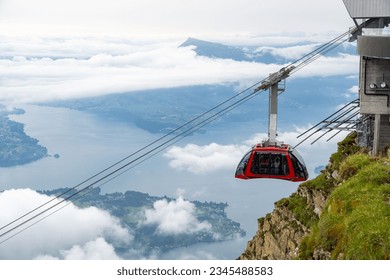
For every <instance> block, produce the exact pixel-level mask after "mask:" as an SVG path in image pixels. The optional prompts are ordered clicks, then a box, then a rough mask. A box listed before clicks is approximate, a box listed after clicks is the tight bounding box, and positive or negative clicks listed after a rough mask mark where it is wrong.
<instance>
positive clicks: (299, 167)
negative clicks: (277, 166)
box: [291, 154, 307, 178]
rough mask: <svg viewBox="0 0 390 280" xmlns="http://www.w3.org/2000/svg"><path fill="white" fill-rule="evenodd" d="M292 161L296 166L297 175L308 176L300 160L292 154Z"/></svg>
mask: <svg viewBox="0 0 390 280" xmlns="http://www.w3.org/2000/svg"><path fill="white" fill-rule="evenodd" d="M291 162H292V165H293V168H294V172H295V176H296V177H299V178H306V177H307V176H306V174H305V170H304V168H303V166H302V164H301V163H300V162H299V160H298V159H297V158H296V157H295V156H294V155H293V154H292V155H291Z"/></svg>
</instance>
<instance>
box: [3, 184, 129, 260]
mask: <svg viewBox="0 0 390 280" xmlns="http://www.w3.org/2000/svg"><path fill="white" fill-rule="evenodd" d="M50 199H51V198H50V197H48V196H45V195H41V194H38V193H37V192H35V191H33V190H30V189H17V190H7V191H4V192H2V193H0V212H1V213H2V215H1V216H0V224H1V225H5V224H7V223H8V222H10V221H12V220H13V219H15V218H17V217H20V216H21V215H23V214H25V213H27V212H28V211H30V210H31V209H34V208H35V207H37V206H39V205H41V204H43V203H46V202H47V201H48V200H50ZM55 202H56V201H55ZM15 225H16V224H15ZM22 228H23V227H22ZM22 228H20V229H22ZM4 231H5V230H2V231H1V233H3V232H4ZM6 237H8V236H5V238H6ZM3 240H4V238H3V239H2V240H1V241H3ZM131 241H132V235H131V234H130V233H129V232H128V230H127V229H125V228H123V227H122V226H121V225H120V224H119V221H118V220H117V219H116V218H114V217H112V216H111V215H110V214H108V213H107V212H105V211H103V210H100V209H97V208H95V207H88V208H83V209H80V208H77V207H76V206H75V205H73V204H70V205H68V206H67V207H65V208H63V209H61V210H60V211H58V212H57V213H55V214H54V215H52V216H49V217H48V218H46V219H44V220H42V221H41V222H39V223H37V224H35V225H32V226H31V227H30V228H28V229H27V230H25V231H24V232H22V233H20V234H19V235H16V236H15V237H13V238H11V239H9V240H7V241H5V242H4V243H2V244H0V259H34V258H66V259H70V258H76V259H82V258H95V257H96V258H99V259H100V258H102V259H117V258H118V256H116V254H115V251H114V250H113V248H115V247H116V246H124V245H130V244H131Z"/></svg>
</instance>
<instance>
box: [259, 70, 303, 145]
mask: <svg viewBox="0 0 390 280" xmlns="http://www.w3.org/2000/svg"><path fill="white" fill-rule="evenodd" d="M293 69H295V66H294V65H291V66H288V67H284V68H282V69H280V70H279V71H278V72H276V73H273V74H270V75H269V77H268V78H267V79H266V80H265V81H263V83H262V84H261V85H260V86H259V87H257V88H256V89H255V92H257V91H260V90H267V89H268V90H269V111H268V140H267V141H265V142H264V143H263V144H264V145H265V146H277V145H278V141H277V140H276V137H277V135H278V133H277V127H278V126H277V122H278V96H279V95H280V94H282V93H283V92H284V91H285V89H286V78H288V77H289V76H290V73H291V71H292V70H293Z"/></svg>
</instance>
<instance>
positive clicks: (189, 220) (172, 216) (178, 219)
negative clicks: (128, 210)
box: [141, 196, 211, 235]
mask: <svg viewBox="0 0 390 280" xmlns="http://www.w3.org/2000/svg"><path fill="white" fill-rule="evenodd" d="M195 212H196V207H195V205H194V204H193V203H191V202H189V201H187V200H184V199H183V197H181V196H179V197H178V198H177V199H176V200H172V201H170V202H168V201H167V200H166V199H162V200H158V201H156V202H155V203H154V204H153V208H152V209H146V210H145V220H144V221H143V222H142V223H141V225H156V226H157V233H158V234H162V235H178V234H193V233H196V232H200V231H205V230H206V231H207V230H210V229H211V225H210V224H209V223H208V222H200V221H199V220H198V219H197V217H196V213H195Z"/></svg>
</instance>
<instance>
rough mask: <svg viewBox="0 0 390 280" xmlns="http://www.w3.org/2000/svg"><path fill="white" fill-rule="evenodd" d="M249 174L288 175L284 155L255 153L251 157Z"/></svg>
mask: <svg viewBox="0 0 390 280" xmlns="http://www.w3.org/2000/svg"><path fill="white" fill-rule="evenodd" d="M250 172H251V173H253V174H262V175H281V176H286V175H288V174H289V173H290V170H289V168H288V162H287V157H286V154H283V153H262V152H256V153H255V154H254V155H253V159H252V165H251V168H250Z"/></svg>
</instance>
